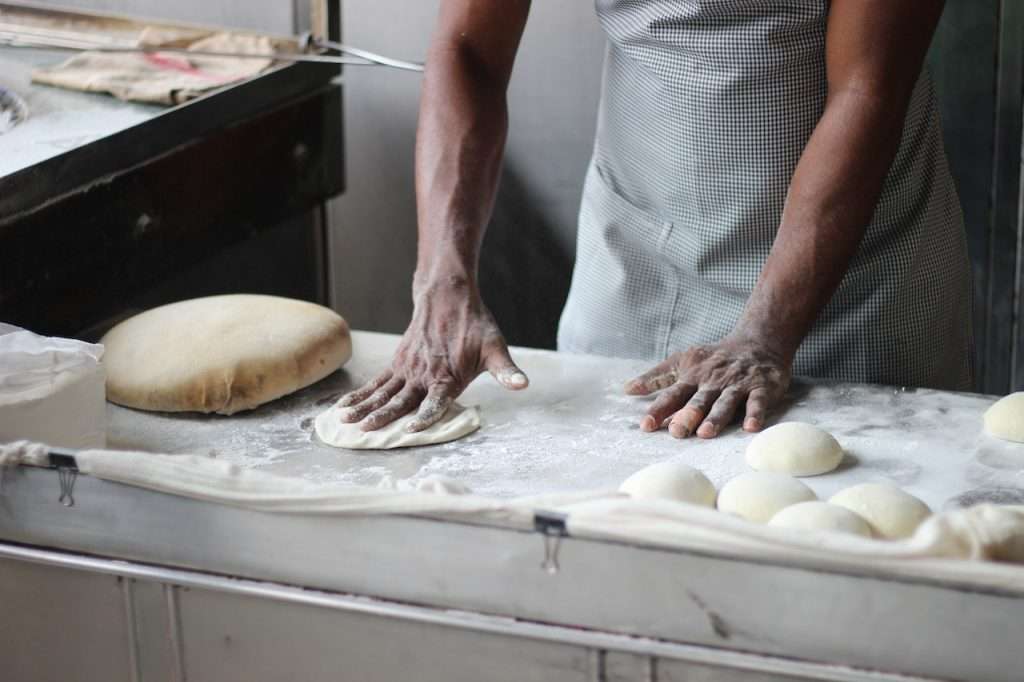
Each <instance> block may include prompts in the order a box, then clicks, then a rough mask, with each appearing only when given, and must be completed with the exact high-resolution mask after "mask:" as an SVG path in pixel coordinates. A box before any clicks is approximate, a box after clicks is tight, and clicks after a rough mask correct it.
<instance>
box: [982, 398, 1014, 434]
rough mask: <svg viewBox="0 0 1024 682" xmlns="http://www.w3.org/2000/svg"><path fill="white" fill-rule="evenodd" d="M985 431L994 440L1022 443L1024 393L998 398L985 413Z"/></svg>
mask: <svg viewBox="0 0 1024 682" xmlns="http://www.w3.org/2000/svg"><path fill="white" fill-rule="evenodd" d="M984 419H985V430H986V431H988V432H989V433H990V434H991V435H993V436H995V437H996V438H1002V439H1003V440H1012V441H1014V442H1015V443H1024V391H1022V392H1020V393H1011V394H1010V395H1008V396H1005V397H1003V398H1000V399H999V400H997V401H996V402H995V404H994V405H992V407H990V408H988V409H987V410H986V411H985V417H984Z"/></svg>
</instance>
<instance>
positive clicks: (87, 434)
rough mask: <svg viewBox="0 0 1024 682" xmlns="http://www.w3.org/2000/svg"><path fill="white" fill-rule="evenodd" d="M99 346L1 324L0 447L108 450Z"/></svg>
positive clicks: (104, 396)
mask: <svg viewBox="0 0 1024 682" xmlns="http://www.w3.org/2000/svg"><path fill="white" fill-rule="evenodd" d="M102 358H103V346H99V345H95V344H91V343H83V342H81V341H76V340H74V339H61V338H53V337H47V336H39V335H38V334H33V333H32V332H30V331H26V330H24V329H21V328H20V327H15V326H13V325H9V324H3V323H0V443H3V442H7V441H13V440H35V441H41V442H44V443H48V444H49V445H54V446H60V447H66V448H96V447H103V446H104V445H106V437H107V412H106V389H105V383H106V376H105V373H104V368H103V364H102Z"/></svg>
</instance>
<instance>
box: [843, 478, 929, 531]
mask: <svg viewBox="0 0 1024 682" xmlns="http://www.w3.org/2000/svg"><path fill="white" fill-rule="evenodd" d="M829 502H830V503H831V504H835V505H838V506H840V507H846V508H847V509H849V510H850V511H852V512H856V513H857V514H858V515H860V516H861V518H863V519H864V520H865V521H867V522H868V524H869V525H870V526H871V530H872V531H874V533H875V535H877V536H878V537H880V538H885V539H887V540H899V539H902V538H908V537H910V536H911V535H913V534H914V531H916V530H917V527H918V526H920V525H921V523H922V522H923V521H924V520H925V519H926V518H928V517H929V516H931V514H932V510H931V509H929V508H928V505H926V504H925V503H924V502H922V501H921V500H919V499H917V498H916V497H914V496H913V495H911V494H910V493H908V492H905V491H903V490H900V489H899V488H897V487H896V486H894V485H891V484H889V483H861V484H860V485H855V486H852V487H849V488H846V489H845V490H840V491H839V492H838V493H836V494H835V495H833V496H832V497H831V498H829Z"/></svg>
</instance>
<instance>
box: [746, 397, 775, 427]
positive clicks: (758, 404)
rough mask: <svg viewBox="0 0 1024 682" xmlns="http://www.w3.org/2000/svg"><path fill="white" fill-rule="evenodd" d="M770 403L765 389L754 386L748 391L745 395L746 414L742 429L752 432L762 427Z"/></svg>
mask: <svg viewBox="0 0 1024 682" xmlns="http://www.w3.org/2000/svg"><path fill="white" fill-rule="evenodd" d="M770 403H771V401H770V399H769V395H768V391H767V390H765V389H763V388H755V389H754V390H753V391H751V392H750V395H749V396H747V415H746V417H745V418H744V420H743V430H744V431H750V432H754V431H760V430H761V429H763V428H764V425H765V421H766V420H767V418H768V408H769V407H770V406H771V404H770Z"/></svg>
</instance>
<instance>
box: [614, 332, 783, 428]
mask: <svg viewBox="0 0 1024 682" xmlns="http://www.w3.org/2000/svg"><path fill="white" fill-rule="evenodd" d="M791 364H792V363H791V361H789V360H787V359H786V358H785V357H783V356H782V355H781V354H778V353H775V352H773V351H771V350H768V349H767V348H764V347H763V346H761V345H760V344H758V343H757V342H754V341H749V340H736V339H726V340H724V341H721V342H720V343H717V344H711V345H706V346H695V347H693V348H690V349H689V350H687V351H684V352H681V353H675V354H673V355H672V356H670V357H669V358H668V359H667V360H665V361H664V362H662V363H661V364H659V365H657V366H656V367H654V368H653V369H652V370H650V371H649V372H646V373H644V374H642V375H640V376H638V377H637V378H635V379H633V380H632V381H630V382H629V383H627V384H626V393H629V394H630V395H649V394H651V393H654V392H655V391H661V394H660V395H658V397H657V398H655V400H654V402H653V403H652V404H651V407H650V409H649V410H648V411H647V415H646V416H645V417H644V418H643V420H641V422H640V428H641V429H643V430H644V431H657V430H658V429H660V428H661V427H662V426H665V425H666V424H667V425H668V430H669V433H671V434H672V435H673V436H675V437H676V438H686V437H687V436H690V435H691V434H693V433H696V434H697V435H698V436H700V437H701V438H714V437H715V436H717V435H718V434H719V433H721V432H722V429H723V428H724V427H725V426H726V425H728V424H729V423H730V422H731V421H732V420H733V418H734V417H735V416H736V415H737V414H738V413H740V411H741V410H745V412H746V415H745V418H744V420H743V428H744V430H746V431H760V430H761V429H762V428H763V427H764V424H765V419H766V417H767V414H768V411H769V410H770V409H771V408H772V407H773V406H774V405H776V404H777V403H778V402H779V401H780V400H781V399H782V397H783V396H784V395H785V393H786V389H787V388H789V381H790V377H791Z"/></svg>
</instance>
